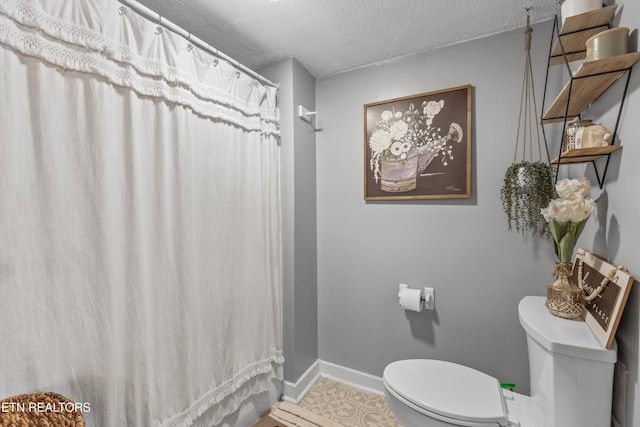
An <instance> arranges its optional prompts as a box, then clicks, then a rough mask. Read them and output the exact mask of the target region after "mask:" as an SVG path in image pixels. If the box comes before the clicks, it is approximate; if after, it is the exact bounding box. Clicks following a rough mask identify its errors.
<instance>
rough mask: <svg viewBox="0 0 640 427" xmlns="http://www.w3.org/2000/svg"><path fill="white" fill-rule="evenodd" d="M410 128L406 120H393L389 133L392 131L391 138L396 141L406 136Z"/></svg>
mask: <svg viewBox="0 0 640 427" xmlns="http://www.w3.org/2000/svg"><path fill="white" fill-rule="evenodd" d="M408 130H409V125H408V124H407V123H406V122H403V121H402V120H398V121H397V122H393V123H392V124H391V126H389V133H391V138H392V139H393V140H395V141H397V140H399V139H401V138H402V137H403V136H405V135H406V134H407V131H408Z"/></svg>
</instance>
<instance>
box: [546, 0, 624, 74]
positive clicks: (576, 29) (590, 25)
mask: <svg viewBox="0 0 640 427" xmlns="http://www.w3.org/2000/svg"><path fill="white" fill-rule="evenodd" d="M617 7H618V5H615V4H614V5H611V6H607V7H603V8H602V9H598V10H593V11H591V12H587V13H583V14H581V15H576V16H569V17H568V18H567V19H565V20H564V23H563V24H562V28H561V29H560V33H559V37H558V39H556V41H555V44H554V45H553V49H552V50H551V55H550V64H551V65H558V64H562V63H564V62H565V56H564V55H566V60H567V61H568V62H572V61H578V60H580V59H584V58H586V57H587V52H586V47H585V45H586V43H587V40H588V39H589V38H590V37H591V36H594V35H596V34H598V33H599V32H601V31H604V30H608V29H609V22H610V21H611V19H612V18H613V15H614V13H615V12H616V8H617ZM560 42H562V45H560ZM563 48H564V52H563ZM563 53H564V55H563Z"/></svg>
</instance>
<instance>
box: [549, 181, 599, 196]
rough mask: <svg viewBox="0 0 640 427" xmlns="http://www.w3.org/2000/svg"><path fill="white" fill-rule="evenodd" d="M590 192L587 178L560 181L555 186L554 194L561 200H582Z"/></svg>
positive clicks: (589, 183)
mask: <svg viewBox="0 0 640 427" xmlns="http://www.w3.org/2000/svg"><path fill="white" fill-rule="evenodd" d="M590 191H591V182H589V180H588V179H587V178H580V179H561V180H560V181H558V183H557V184H556V192H557V193H558V196H560V197H562V198H563V199H584V198H586V197H587V196H588V195H589V192H590Z"/></svg>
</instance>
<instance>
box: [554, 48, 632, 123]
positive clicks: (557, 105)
mask: <svg viewBox="0 0 640 427" xmlns="http://www.w3.org/2000/svg"><path fill="white" fill-rule="evenodd" d="M638 61H640V52H632V53H627V54H625V55H618V56H613V57H611V58H605V59H600V60H597V61H590V62H584V63H583V64H582V65H580V67H579V68H578V69H577V70H576V71H575V73H573V77H572V78H571V79H569V81H568V82H567V83H566V84H565V86H564V88H562V91H561V92H560V94H559V95H558V96H557V97H556V99H555V100H554V101H553V103H552V104H551V105H550V106H549V109H548V110H547V112H546V113H545V114H544V116H542V122H543V123H554V122H562V121H564V120H565V118H566V119H568V120H571V119H573V118H574V117H577V116H578V115H579V114H580V113H581V112H582V111H584V110H585V109H586V108H587V107H588V106H589V105H590V104H591V103H592V102H593V101H595V100H596V99H597V98H598V97H599V96H600V95H602V94H603V93H604V92H605V91H606V90H607V89H609V87H610V86H611V85H612V84H613V83H614V82H615V81H616V80H618V79H619V78H620V77H622V75H623V74H624V73H625V72H626V71H627V70H629V69H630V68H631V67H633V66H634V64H635V63H636V62H638ZM567 103H569V109H568V110H567ZM565 112H566V115H565Z"/></svg>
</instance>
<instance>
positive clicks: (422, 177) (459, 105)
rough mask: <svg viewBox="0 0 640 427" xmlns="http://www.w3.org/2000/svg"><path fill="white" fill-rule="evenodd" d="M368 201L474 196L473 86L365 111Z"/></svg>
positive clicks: (375, 105)
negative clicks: (472, 150) (472, 147)
mask: <svg viewBox="0 0 640 427" xmlns="http://www.w3.org/2000/svg"><path fill="white" fill-rule="evenodd" d="M364 153H365V154H364V159H365V163H364V199H365V200H408V199H452V198H469V197H471V85H467V86H460V87H455V88H450V89H443V90H438V91H435V92H429V93H422V94H419V95H413V96H407V97H403V98H395V99H390V100H387V101H381V102H375V103H371V104H366V105H365V106H364Z"/></svg>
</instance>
